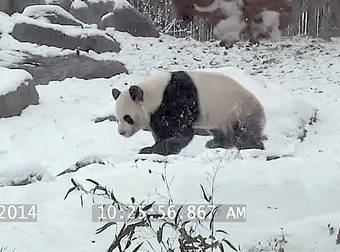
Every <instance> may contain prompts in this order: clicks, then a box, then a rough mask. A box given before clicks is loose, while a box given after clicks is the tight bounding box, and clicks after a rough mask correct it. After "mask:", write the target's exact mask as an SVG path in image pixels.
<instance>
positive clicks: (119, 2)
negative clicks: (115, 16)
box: [114, 0, 132, 9]
mask: <svg viewBox="0 0 340 252" xmlns="http://www.w3.org/2000/svg"><path fill="white" fill-rule="evenodd" d="M131 7H132V5H131V4H130V3H129V2H128V1H126V0H115V6H114V9H122V8H131Z"/></svg>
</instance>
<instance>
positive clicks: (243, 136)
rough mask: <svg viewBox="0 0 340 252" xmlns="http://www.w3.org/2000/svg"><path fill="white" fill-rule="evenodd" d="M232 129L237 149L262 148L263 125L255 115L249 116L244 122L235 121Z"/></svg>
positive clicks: (263, 137)
mask: <svg viewBox="0 0 340 252" xmlns="http://www.w3.org/2000/svg"><path fill="white" fill-rule="evenodd" d="M233 129H234V134H235V139H236V147H237V149H239V150H242V149H261V150H263V149H264V145H263V140H265V136H264V135H263V126H262V124H261V122H260V121H259V120H258V118H257V117H255V118H254V117H251V116H250V117H248V118H247V119H246V120H245V121H244V122H237V123H236V124H235V125H234V127H233Z"/></svg>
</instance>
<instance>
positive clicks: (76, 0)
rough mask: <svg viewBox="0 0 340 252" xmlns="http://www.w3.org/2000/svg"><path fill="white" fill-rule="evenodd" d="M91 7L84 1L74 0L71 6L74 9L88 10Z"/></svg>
mask: <svg viewBox="0 0 340 252" xmlns="http://www.w3.org/2000/svg"><path fill="white" fill-rule="evenodd" d="M88 7H89V6H88V5H87V3H86V2H85V1H83V0H74V1H73V2H72V4H71V8H72V9H81V8H88Z"/></svg>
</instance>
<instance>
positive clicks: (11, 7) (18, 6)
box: [0, 0, 45, 15]
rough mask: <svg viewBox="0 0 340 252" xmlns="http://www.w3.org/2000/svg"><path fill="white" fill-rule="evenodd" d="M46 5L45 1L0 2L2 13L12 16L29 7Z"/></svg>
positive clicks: (14, 0) (20, 0)
mask: <svg viewBox="0 0 340 252" xmlns="http://www.w3.org/2000/svg"><path fill="white" fill-rule="evenodd" d="M44 3H45V1H44V0H0V11H3V12H6V13H8V14H10V15H12V14H13V13H14V12H22V11H23V10H24V9H25V7H27V6H30V5H35V4H44Z"/></svg>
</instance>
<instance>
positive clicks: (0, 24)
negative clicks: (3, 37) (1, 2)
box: [0, 11, 13, 34]
mask: <svg viewBox="0 0 340 252" xmlns="http://www.w3.org/2000/svg"><path fill="white" fill-rule="evenodd" d="M12 29H13V24H12V22H11V21H10V16H8V15H7V14H6V13H4V12H1V11H0V34H1V33H9V32H11V31H12Z"/></svg>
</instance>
